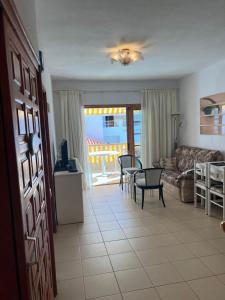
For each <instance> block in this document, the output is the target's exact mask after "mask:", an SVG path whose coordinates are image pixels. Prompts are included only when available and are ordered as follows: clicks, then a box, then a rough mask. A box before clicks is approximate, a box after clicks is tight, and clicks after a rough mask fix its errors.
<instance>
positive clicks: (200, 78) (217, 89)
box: [179, 60, 225, 152]
mask: <svg viewBox="0 0 225 300" xmlns="http://www.w3.org/2000/svg"><path fill="white" fill-rule="evenodd" d="M221 92H225V60H224V61H222V62H219V63H217V64H214V65H212V66H209V67H208V68H206V69H203V70H201V71H199V72H197V73H194V74H192V75H189V76H187V77H185V78H183V79H182V80H180V94H179V99H180V111H181V112H182V113H184V125H183V128H181V132H180V133H181V134H180V143H181V144H185V145H190V146H197V147H202V148H209V149H218V150H221V151H223V152H225V136H217V135H211V136H209V135H200V98H202V97H205V96H209V95H212V94H216V93H221Z"/></svg>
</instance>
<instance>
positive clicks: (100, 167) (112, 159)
mask: <svg viewBox="0 0 225 300" xmlns="http://www.w3.org/2000/svg"><path fill="white" fill-rule="evenodd" d="M87 142H88V153H89V161H90V166H91V171H92V180H93V185H94V186H96V185H102V184H113V183H119V179H120V167H119V164H118V156H120V155H123V154H126V153H127V144H126V143H124V144H91V141H90V140H88V141H87Z"/></svg>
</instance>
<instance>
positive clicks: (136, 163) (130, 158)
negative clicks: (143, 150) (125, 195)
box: [118, 154, 142, 190]
mask: <svg viewBox="0 0 225 300" xmlns="http://www.w3.org/2000/svg"><path fill="white" fill-rule="evenodd" d="M118 162H119V165H120V185H121V186H122V190H123V183H124V181H123V176H124V175H127V174H129V175H132V174H134V173H135V172H136V171H138V170H140V169H142V163H141V161H140V159H139V158H137V157H136V156H135V155H131V154H125V155H120V156H119V157H118Z"/></svg>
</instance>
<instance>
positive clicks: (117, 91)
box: [53, 89, 144, 94]
mask: <svg viewBox="0 0 225 300" xmlns="http://www.w3.org/2000/svg"><path fill="white" fill-rule="evenodd" d="M62 91H63V92H67V91H73V89H56V90H53V92H62ZM79 91H80V92H81V93H84V94H85V93H143V92H144V90H82V89H79Z"/></svg>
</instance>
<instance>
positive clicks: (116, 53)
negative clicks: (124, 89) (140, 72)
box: [106, 43, 144, 66]
mask: <svg viewBox="0 0 225 300" xmlns="http://www.w3.org/2000/svg"><path fill="white" fill-rule="evenodd" d="M142 49H143V45H139V44H137V43H127V44H120V45H117V46H115V47H112V48H107V49H106V52H107V54H108V56H109V58H110V60H111V62H112V63H114V62H119V63H121V65H123V66H127V65H130V64H131V63H134V62H136V61H138V60H143V59H144V58H143V55H142V53H141V51H140V50H142Z"/></svg>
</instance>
